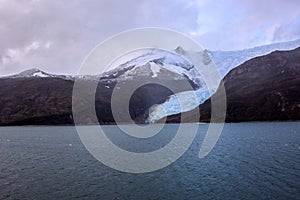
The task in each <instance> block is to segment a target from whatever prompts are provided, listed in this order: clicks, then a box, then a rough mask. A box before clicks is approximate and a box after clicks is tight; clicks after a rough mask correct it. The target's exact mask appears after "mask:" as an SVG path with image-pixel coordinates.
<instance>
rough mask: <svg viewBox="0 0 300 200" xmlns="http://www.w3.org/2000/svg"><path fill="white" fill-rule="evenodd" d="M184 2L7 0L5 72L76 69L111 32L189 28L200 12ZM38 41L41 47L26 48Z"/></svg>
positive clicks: (2, 50) (2, 19) (2, 22)
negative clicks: (146, 27)
mask: <svg viewBox="0 0 300 200" xmlns="http://www.w3.org/2000/svg"><path fill="white" fill-rule="evenodd" d="M185 4H186V3H185V1H184V0H182V1H173V0H168V1H159V0H153V1H139V0H130V1H116V0H114V1H112V0H101V1H97V0H89V1H79V0H73V1H60V0H53V1H51V0H46V1H31V2H29V3H28V1H17V0H7V1H3V2H2V4H1V6H0V30H1V31H0V44H1V46H0V55H1V63H0V75H5V74H11V73H16V72H18V71H21V70H24V69H28V68H32V67H39V68H41V69H43V70H46V71H49V72H53V73H67V74H69V73H71V74H74V73H76V72H77V70H78V69H79V65H80V63H81V62H82V60H83V59H84V58H85V56H86V55H87V54H88V52H89V51H90V50H91V49H92V48H93V47H94V46H95V45H97V44H98V43H99V42H101V41H103V40H104V39H106V38H107V37H109V36H111V35H112V34H117V33H119V32H120V31H124V30H128V29H131V28H137V27H144V26H160V27H167V28H172V29H177V30H178V31H183V30H189V29H190V28H191V27H193V26H195V25H196V23H195V21H196V17H197V13H196V10H194V9H193V8H187V9H184V7H185ZM34 42H36V43H38V44H39V47H38V48H36V49H31V50H30V51H26V49H28V47H29V46H30V45H32V44H33V43H34ZM47 44H48V48H46V46H47ZM9 51H12V52H14V53H15V55H9Z"/></svg>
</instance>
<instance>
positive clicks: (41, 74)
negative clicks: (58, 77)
mask: <svg viewBox="0 0 300 200" xmlns="http://www.w3.org/2000/svg"><path fill="white" fill-rule="evenodd" d="M17 75H18V76H20V77H31V76H36V77H51V76H52V75H50V74H48V73H46V72H44V71H42V70H40V69H38V68H32V69H28V70H25V71H23V72H21V73H19V74H17Z"/></svg>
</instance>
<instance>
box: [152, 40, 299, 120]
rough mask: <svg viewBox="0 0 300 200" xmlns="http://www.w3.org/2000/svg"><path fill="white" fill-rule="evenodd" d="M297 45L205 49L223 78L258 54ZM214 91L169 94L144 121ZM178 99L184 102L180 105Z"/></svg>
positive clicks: (180, 109)
mask: <svg viewBox="0 0 300 200" xmlns="http://www.w3.org/2000/svg"><path fill="white" fill-rule="evenodd" d="M299 46H300V39H299V40H295V41H290V42H282V43H274V44H270V45H264V46H259V47H254V48H250V49H244V50H239V51H209V50H205V51H206V52H207V54H208V55H209V56H210V58H211V59H212V61H213V62H214V63H215V66H216V68H217V70H218V72H219V74H220V76H221V77H222V78H224V77H225V75H226V74H227V73H228V72H229V71H230V70H232V69H233V68H235V67H237V66H238V65H240V64H242V63H244V62H246V61H247V60H250V59H252V58H255V57H258V56H262V55H266V54H268V53H271V52H273V51H277V50H292V49H295V48H297V47H299ZM175 52H177V53H178V54H181V55H188V54H191V53H193V54H195V53H198V54H199V57H200V56H203V52H188V51H185V50H184V49H182V48H181V47H178V48H177V49H176V50H175ZM214 92H215V91H214V90H208V89H205V88H201V89H198V90H196V91H185V92H181V93H177V94H174V95H171V96H170V97H169V99H168V100H167V101H165V102H164V103H162V104H159V105H154V106H152V107H151V108H150V110H149V115H148V118H147V120H146V123H155V122H156V121H158V120H160V119H162V118H164V117H166V116H169V115H174V114H178V113H181V112H186V111H189V110H192V109H194V108H196V107H197V106H199V105H200V104H202V103H204V101H206V100H207V99H209V98H210V97H211V95H212V94H213V93H214ZM195 95H196V97H197V99H195V98H193V96H195ZM178 99H180V100H178ZM180 101H181V102H184V103H183V105H182V106H180V103H179V102H180Z"/></svg>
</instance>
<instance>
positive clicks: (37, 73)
mask: <svg viewBox="0 0 300 200" xmlns="http://www.w3.org/2000/svg"><path fill="white" fill-rule="evenodd" d="M30 77H42V78H45V77H52V78H61V79H66V80H72V79H73V77H72V76H68V75H55V74H49V73H46V72H44V71H42V70H40V69H38V68H33V69H29V70H25V71H23V72H21V73H19V74H15V75H12V76H6V77H5V78H30Z"/></svg>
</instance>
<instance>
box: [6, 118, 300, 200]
mask: <svg viewBox="0 0 300 200" xmlns="http://www.w3.org/2000/svg"><path fill="white" fill-rule="evenodd" d="M185 126H198V125H195V124H186V125H185ZM207 127H208V125H199V131H198V134H197V137H196V139H195V140H194V142H193V144H192V146H191V147H190V149H189V150H188V151H187V152H186V153H185V154H184V155H183V156H182V157H181V158H180V159H178V160H177V161H176V162H175V163H173V164H171V165H170V166H168V167H166V168H164V169H161V170H159V171H155V172H151V173H146V174H129V173H123V172H119V171H116V170H113V169H110V168H109V167H106V166H105V165H103V164H102V163H100V162H99V161H97V160H95V159H94V158H93V157H92V156H91V155H90V154H89V153H88V151H87V150H86V149H85V147H84V146H83V145H82V144H81V142H80V140H79V137H78V136H77V133H76V131H75V128H74V127H68V126H60V127H48V126H44V127H0V152H1V153H0V199H70V198H78V199H137V200H142V199H300V123H299V122H285V123H237V124H226V125H225V127H224V129H223V132H222V135H221V137H220V139H219V141H218V143H217V145H216V146H215V148H214V149H213V151H212V152H211V153H210V154H209V155H208V156H207V157H205V158H203V159H199V158H198V154H199V149H200V146H201V142H202V140H203V137H204V135H205V132H206V130H207ZM105 130H106V133H107V135H108V137H109V138H110V139H111V140H112V141H113V142H114V143H115V144H117V145H118V146H120V147H122V148H124V149H126V150H130V151H136V152H148V151H153V150H155V149H157V148H161V147H163V146H164V145H165V144H167V143H168V142H169V141H170V140H171V139H172V137H173V136H174V134H175V133H176V130H177V125H167V126H166V127H165V128H164V130H163V131H162V132H161V133H159V134H158V135H156V136H154V137H153V138H150V139H142V140H141V139H136V140H135V139H132V138H130V137H129V136H127V135H124V134H122V133H121V132H120V131H119V129H118V128H117V127H115V126H107V127H105Z"/></svg>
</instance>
